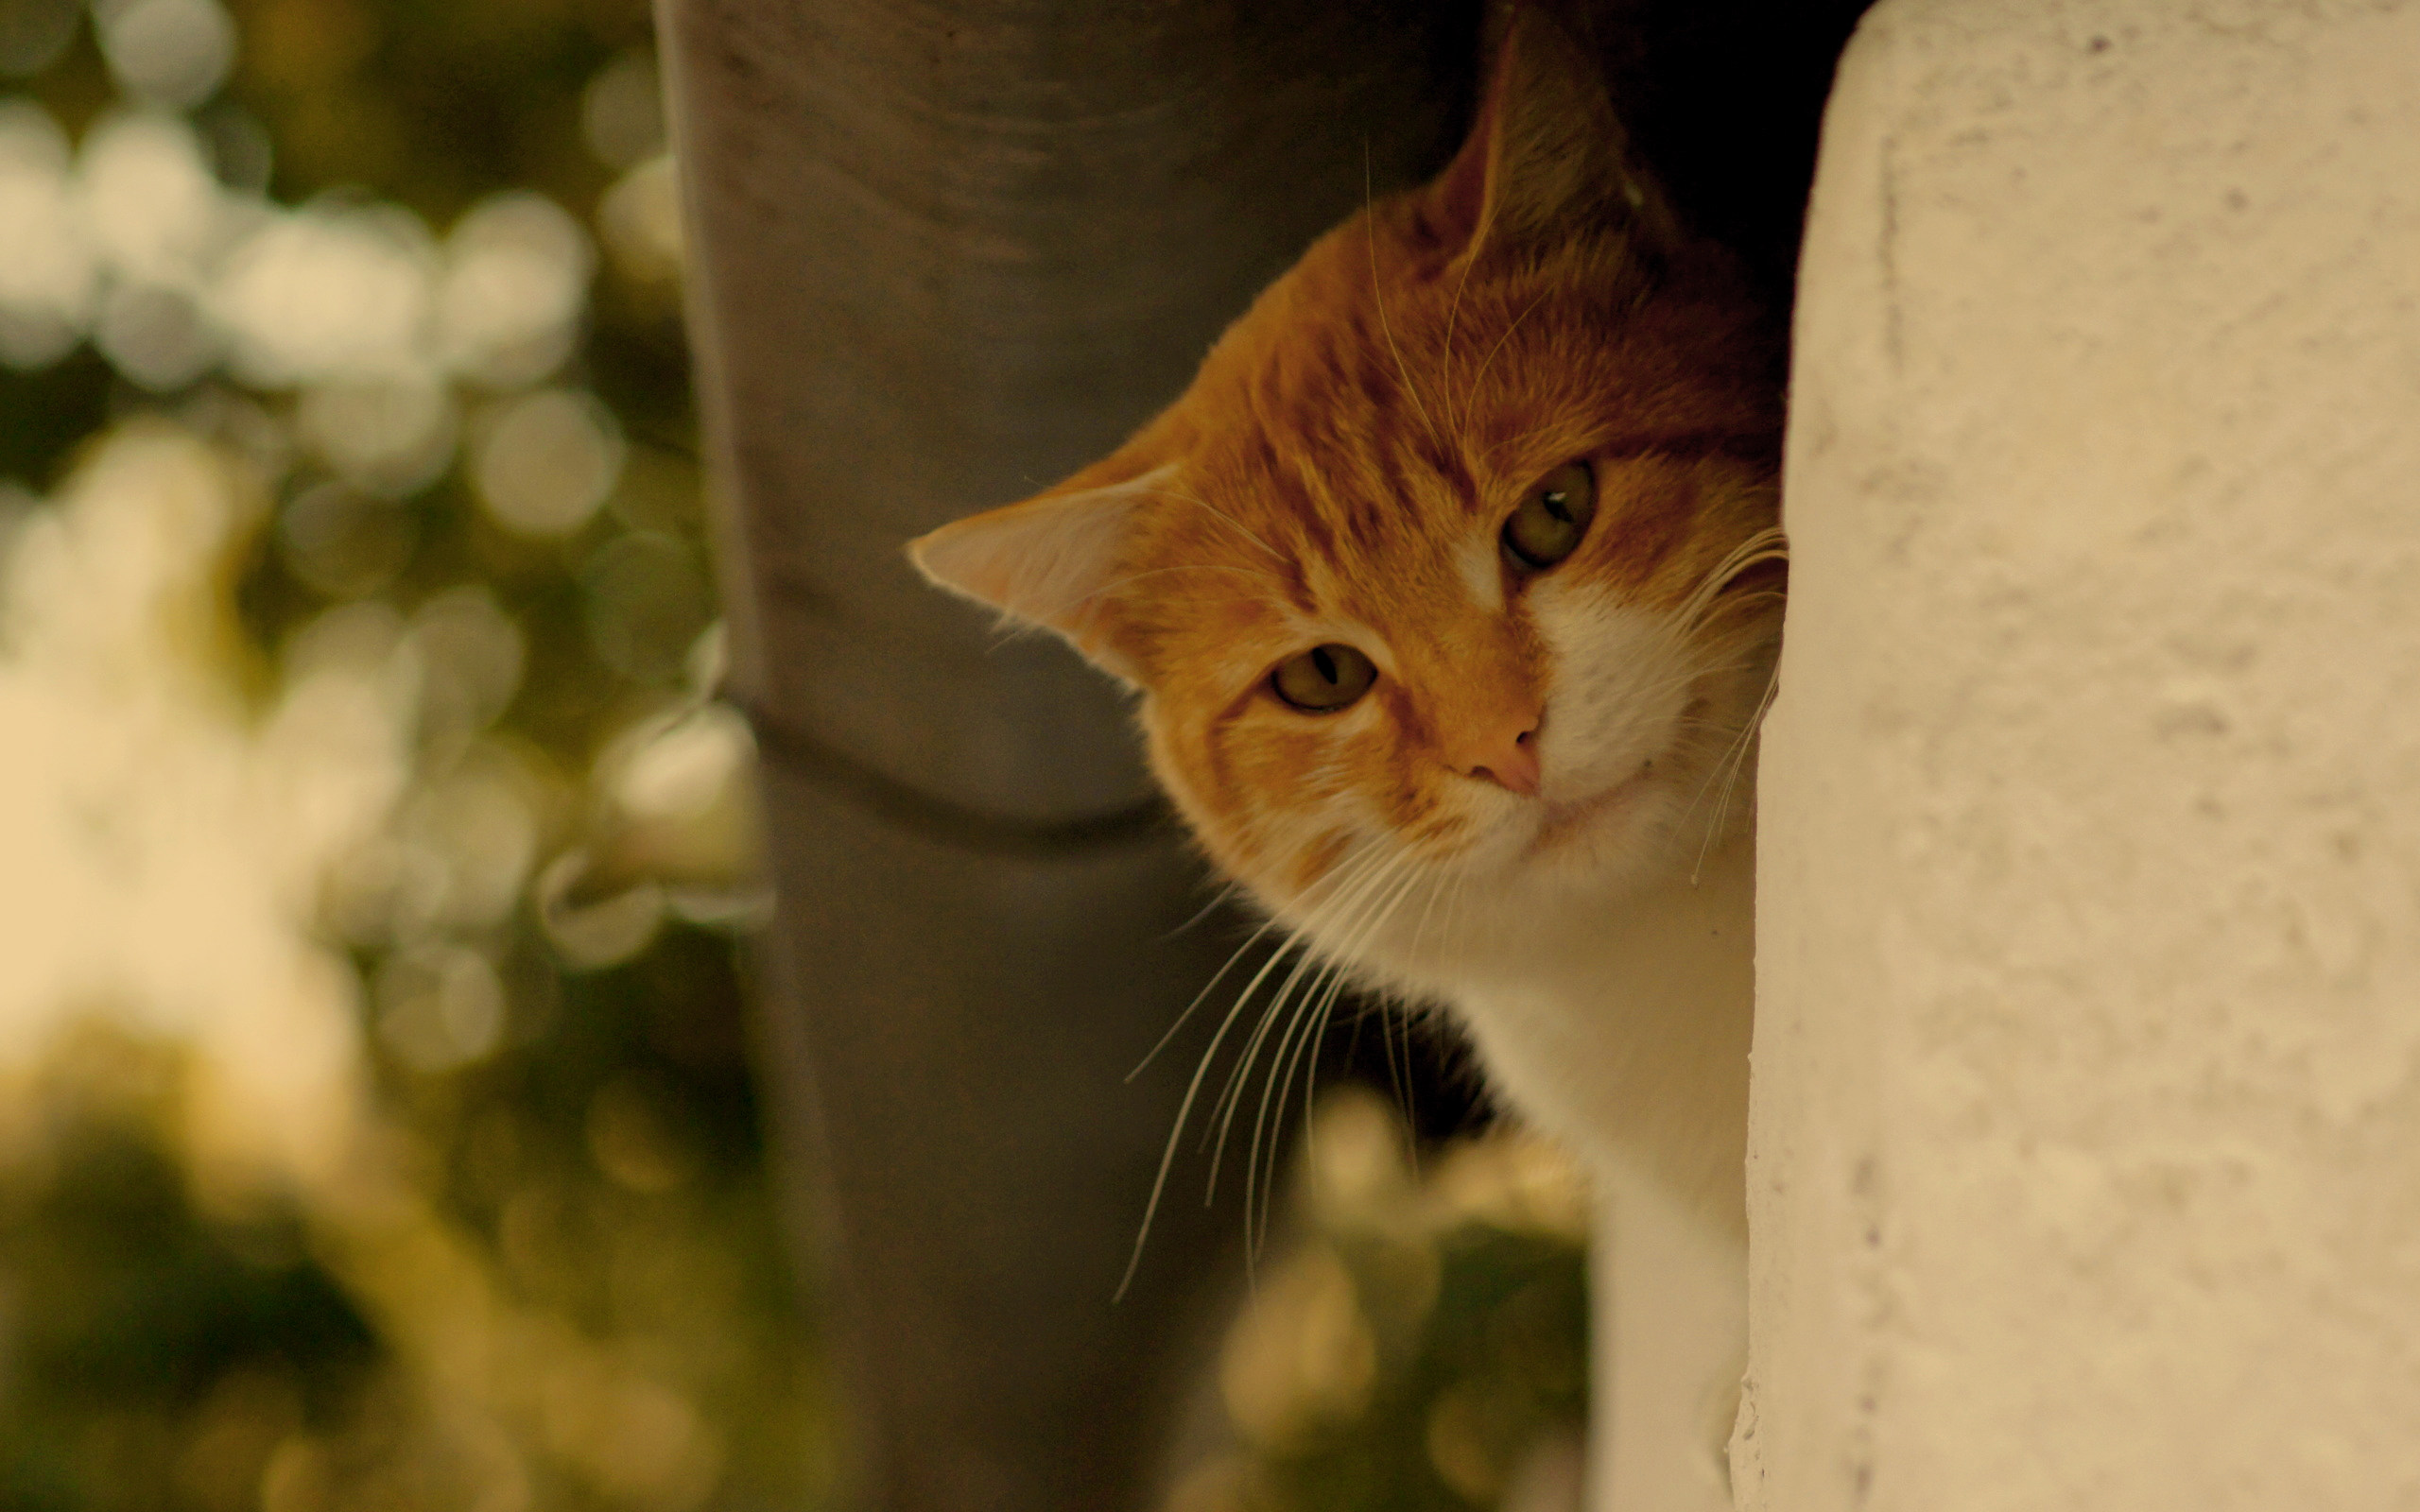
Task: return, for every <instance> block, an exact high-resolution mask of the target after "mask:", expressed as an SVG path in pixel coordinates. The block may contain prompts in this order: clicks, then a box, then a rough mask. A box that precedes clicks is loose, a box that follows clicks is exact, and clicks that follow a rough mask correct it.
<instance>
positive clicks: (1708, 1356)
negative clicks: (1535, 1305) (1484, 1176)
mask: <svg viewBox="0 0 2420 1512" xmlns="http://www.w3.org/2000/svg"><path fill="white" fill-rule="evenodd" d="M1597 1187H1598V1191H1597V1217H1596V1232H1595V1235H1594V1236H1593V1238H1594V1242H1593V1244H1592V1245H1591V1246H1590V1259H1589V1269H1590V1277H1589V1279H1590V1281H1591V1290H1592V1295H1591V1297H1590V1312H1591V1314H1592V1316H1593V1318H1594V1323H1593V1325H1592V1332H1593V1333H1594V1335H1595V1336H1594V1338H1593V1339H1592V1340H1591V1366H1590V1369H1591V1377H1590V1393H1589V1395H1590V1399H1591V1406H1590V1418H1591V1421H1590V1424H1589V1455H1588V1458H1589V1467H1588V1469H1589V1486H1590V1489H1589V1497H1588V1505H1589V1508H1590V1512H1729V1509H1730V1508H1731V1506H1732V1504H1733V1503H1732V1498H1731V1485H1730V1474H1729V1468H1728V1466H1727V1464H1726V1463H1725V1460H1724V1448H1725V1444H1726V1442H1727V1441H1728V1439H1729V1437H1730V1434H1731V1420H1732V1417H1733V1415H1734V1414H1735V1413H1736V1412H1737V1407H1738V1400H1739V1376H1740V1371H1741V1369H1742V1368H1743V1366H1744V1363H1745V1361H1746V1358H1747V1349H1748V1257H1747V1254H1746V1252H1745V1250H1744V1249H1743V1248H1742V1246H1740V1244H1739V1242H1738V1241H1737V1238H1735V1237H1734V1236H1733V1235H1731V1234H1730V1233H1728V1232H1725V1231H1724V1230H1723V1229H1721V1227H1720V1225H1719V1224H1718V1223H1716V1222H1714V1221H1712V1220H1710V1219H1708V1218H1707V1217H1705V1216H1704V1215H1703V1214H1702V1213H1700V1212H1697V1211H1693V1210H1691V1209H1690V1208H1688V1207H1687V1206H1686V1205H1685V1204H1683V1203H1681V1202H1679V1201H1676V1200H1674V1199H1673V1198H1672V1197H1670V1196H1669V1195H1668V1194H1666V1192H1665V1191H1664V1189H1663V1188H1661V1187H1660V1186H1658V1185H1656V1184H1655V1183H1653V1182H1651V1181H1647V1180H1643V1179H1634V1178H1633V1179H1625V1178H1624V1177H1620V1176H1618V1175H1614V1174H1611V1173H1605V1172H1599V1174H1598V1179H1597Z"/></svg>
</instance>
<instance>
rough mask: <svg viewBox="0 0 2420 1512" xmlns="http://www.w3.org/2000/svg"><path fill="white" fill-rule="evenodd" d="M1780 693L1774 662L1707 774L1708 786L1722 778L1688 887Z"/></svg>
mask: <svg viewBox="0 0 2420 1512" xmlns="http://www.w3.org/2000/svg"><path fill="white" fill-rule="evenodd" d="M1780 690H1781V665H1780V663H1779V662H1775V663H1774V665H1773V670H1772V676H1770V677H1768V678H1767V679H1765V691H1764V693H1763V695H1762V696H1760V697H1758V698H1757V700H1756V707H1755V712H1754V713H1751V714H1749V716H1748V717H1747V719H1746V720H1745V721H1744V722H1743V723H1742V724H1741V725H1740V727H1739V733H1738V735H1737V738H1736V739H1735V740H1734V741H1733V742H1732V743H1731V746H1730V748H1729V749H1728V750H1727V751H1726V752H1725V753H1724V755H1723V758H1722V760H1721V761H1720V763H1718V765H1716V767H1715V769H1714V771H1713V772H1712V773H1709V774H1708V775H1707V778H1706V782H1707V783H1708V784H1711V783H1712V782H1713V781H1714V780H1715V778H1716V777H1718V776H1721V777H1722V779H1723V782H1722V791H1721V793H1720V796H1719V797H1718V798H1717V799H1715V807H1714V814H1713V816H1711V817H1710V818H1709V819H1708V820H1707V823H1706V829H1705V838H1704V839H1703V840H1702V841H1701V842H1700V843H1699V845H1698V859H1697V864H1696V865H1695V866H1694V867H1692V868H1690V869H1689V881H1690V883H1691V885H1695V884H1696V883H1697V881H1698V879H1699V878H1700V877H1701V876H1703V874H1704V871H1705V858H1706V855H1707V853H1708V852H1709V851H1712V850H1713V848H1714V840H1715V836H1717V835H1718V834H1720V833H1722V821H1723V819H1724V818H1725V817H1726V816H1728V815H1729V813H1730V810H1731V794H1732V790H1733V789H1734V788H1735V787H1736V786H1737V784H1738V782H1739V775H1740V773H1741V772H1743V771H1745V770H1746V769H1747V765H1748V752H1749V751H1750V750H1751V749H1753V748H1754V747H1755V736H1756V731H1757V730H1758V729H1759V728H1760V727H1762V725H1763V724H1764V720H1765V714H1766V712H1767V711H1769V710H1770V709H1772V703H1773V695H1774V694H1776V693H1778V692H1779V691H1780ZM1725 767H1728V769H1729V771H1728V775H1727V776H1725V775H1724V768H1725ZM1699 796H1700V798H1703V796H1704V788H1703V787H1701V788H1700V789H1699ZM1689 808H1690V809H1691V810H1692V811H1694V810H1695V809H1696V808H1697V799H1692V800H1691V801H1690V803H1689Z"/></svg>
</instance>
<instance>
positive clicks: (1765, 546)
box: [1675, 525, 1789, 630]
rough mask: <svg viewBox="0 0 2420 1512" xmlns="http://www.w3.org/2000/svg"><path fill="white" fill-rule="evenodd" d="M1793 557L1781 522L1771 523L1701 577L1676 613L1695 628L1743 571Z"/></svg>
mask: <svg viewBox="0 0 2420 1512" xmlns="http://www.w3.org/2000/svg"><path fill="white" fill-rule="evenodd" d="M1788 560H1789V537H1788V536H1787V535H1786V534H1784V533H1783V531H1782V528H1781V526H1779V525H1769V526H1767V527H1766V528H1764V529H1762V530H1759V531H1757V532H1756V533H1755V534H1754V535H1752V536H1750V537H1748V538H1747V539H1746V540H1745V541H1740V542H1739V544H1737V545H1736V546H1734V547H1732V548H1731V550H1730V551H1729V552H1728V553H1726V554H1725V555H1724V557H1723V558H1722V559H1721V560H1720V561H1719V562H1717V563H1715V565H1714V568H1713V570H1712V571H1710V572H1708V573H1707V574H1706V575H1705V576H1703V577H1702V578H1700V579H1699V580H1698V585H1697V587H1696V588H1695V589H1693V590H1691V591H1690V593H1689V596H1688V598H1687V599H1686V600H1685V601H1684V602H1683V604H1682V606H1681V609H1680V611H1679V613H1678V614H1677V615H1676V616H1675V617H1676V618H1677V619H1678V620H1679V621H1680V623H1681V624H1682V625H1683V626H1684V627H1686V628H1687V629H1692V630H1693V629H1695V628H1696V627H1698V625H1699V624H1700V623H1701V622H1702V620H1703V616H1704V614H1705V613H1706V612H1707V610H1709V609H1710V608H1711V607H1712V606H1713V604H1714V602H1715V600H1716V598H1717V597H1718V596H1719V595H1720V593H1721V592H1722V590H1723V589H1724V588H1725V587H1726V586H1728V585H1729V584H1730V583H1731V582H1732V580H1733V579H1735V578H1737V577H1738V576H1739V575H1740V574H1742V573H1744V572H1746V571H1748V570H1749V569H1750V568H1752V567H1758V566H1762V565H1763V564H1764V563H1766V562H1769V561H1788Z"/></svg>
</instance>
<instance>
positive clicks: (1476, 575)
mask: <svg viewBox="0 0 2420 1512" xmlns="http://www.w3.org/2000/svg"><path fill="white" fill-rule="evenodd" d="M1454 565H1455V567H1456V568H1457V569H1459V570H1460V572H1461V579H1462V586H1463V587H1464V588H1466V589H1468V590H1470V595H1471V602H1472V603H1474V604H1477V605H1478V607H1479V608H1480V609H1483V610H1487V611H1488V612H1490V613H1493V614H1500V613H1502V612H1503V611H1504V567H1503V563H1502V562H1501V561H1499V560H1498V559H1497V552H1496V545H1495V535H1494V533H1492V532H1490V531H1487V530H1480V531H1478V533H1476V534H1475V535H1473V536H1472V537H1471V538H1470V539H1469V540H1467V541H1463V542H1462V544H1461V548H1460V549H1459V550H1457V551H1456V552H1455V553H1454Z"/></svg>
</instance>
